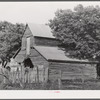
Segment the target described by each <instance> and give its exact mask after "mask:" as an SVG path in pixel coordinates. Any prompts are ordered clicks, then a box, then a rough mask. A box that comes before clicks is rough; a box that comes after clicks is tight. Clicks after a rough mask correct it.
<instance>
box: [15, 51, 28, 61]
mask: <svg viewBox="0 0 100 100" xmlns="http://www.w3.org/2000/svg"><path fill="white" fill-rule="evenodd" d="M25 57H26V50H22V49H20V51H18V53H17V55H16V56H15V57H14V58H15V61H17V62H23V61H24V59H25Z"/></svg>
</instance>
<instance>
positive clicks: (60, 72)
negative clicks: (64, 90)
mask: <svg viewBox="0 0 100 100" xmlns="http://www.w3.org/2000/svg"><path fill="white" fill-rule="evenodd" d="M61 78H62V71H61V70H60V71H59V78H58V88H59V90H60V89H61V87H62V83H61Z"/></svg>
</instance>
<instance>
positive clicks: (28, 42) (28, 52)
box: [26, 37, 30, 55]
mask: <svg viewBox="0 0 100 100" xmlns="http://www.w3.org/2000/svg"><path fill="white" fill-rule="evenodd" d="M26 54H27V55H29V54H30V37H28V38H27V43H26Z"/></svg>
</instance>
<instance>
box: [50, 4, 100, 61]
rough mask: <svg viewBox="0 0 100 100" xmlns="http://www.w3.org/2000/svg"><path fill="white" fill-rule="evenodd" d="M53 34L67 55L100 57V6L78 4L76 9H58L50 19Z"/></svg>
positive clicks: (83, 57) (82, 57) (80, 57)
mask: <svg viewBox="0 0 100 100" xmlns="http://www.w3.org/2000/svg"><path fill="white" fill-rule="evenodd" d="M49 26H50V28H51V29H52V33H53V35H54V36H55V37H56V38H57V39H59V40H60V41H61V43H62V45H61V46H62V47H64V48H65V51H66V54H68V55H67V56H70V57H75V58H79V59H92V60H93V59H98V58H100V7H99V6H88V7H83V6H82V5H81V4H79V5H77V6H76V7H75V8H74V10H71V9H66V10H62V9H60V10H57V11H56V12H55V17H54V18H53V19H50V21H49Z"/></svg>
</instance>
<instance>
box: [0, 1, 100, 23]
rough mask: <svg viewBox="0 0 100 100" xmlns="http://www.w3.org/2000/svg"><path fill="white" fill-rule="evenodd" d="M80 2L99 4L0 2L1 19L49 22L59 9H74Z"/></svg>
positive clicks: (97, 2) (95, 3) (97, 3)
mask: <svg viewBox="0 0 100 100" xmlns="http://www.w3.org/2000/svg"><path fill="white" fill-rule="evenodd" d="M78 4H82V5H83V6H89V5H94V6H95V5H99V6H100V2H99V1H96V2H92V1H87V2H86V1H85V2H84V1H81V2H78V1H75V2H73V1H71V2H68V1H65V2H57V1H56V2H0V21H4V20H5V21H8V22H11V23H28V22H31V23H37V24H45V23H48V20H49V19H52V18H53V17H54V13H55V11H56V10H57V9H73V8H74V7H75V6H77V5H78Z"/></svg>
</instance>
